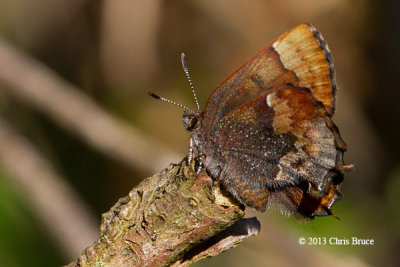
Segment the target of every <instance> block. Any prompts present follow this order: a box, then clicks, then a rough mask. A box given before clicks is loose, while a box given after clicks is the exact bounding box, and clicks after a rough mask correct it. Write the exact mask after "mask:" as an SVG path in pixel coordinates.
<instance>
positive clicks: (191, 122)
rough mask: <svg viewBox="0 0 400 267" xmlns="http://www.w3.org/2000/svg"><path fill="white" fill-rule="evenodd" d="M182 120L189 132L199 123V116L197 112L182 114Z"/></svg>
mask: <svg viewBox="0 0 400 267" xmlns="http://www.w3.org/2000/svg"><path fill="white" fill-rule="evenodd" d="M182 120H183V125H184V126H185V129H186V130H187V131H189V132H191V131H193V130H194V129H195V128H197V126H198V124H199V116H198V115H197V114H183V117H182Z"/></svg>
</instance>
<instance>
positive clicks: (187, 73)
mask: <svg viewBox="0 0 400 267" xmlns="http://www.w3.org/2000/svg"><path fill="white" fill-rule="evenodd" d="M181 62H182V67H183V71H184V72H185V75H186V77H187V79H188V81H189V85H190V88H192V92H193V96H194V101H196V106H197V111H198V112H200V105H199V100H198V99H197V94H196V91H195V90H194V86H193V83H192V79H190V74H189V69H188V67H187V65H186V56H185V54H184V53H182V54H181Z"/></svg>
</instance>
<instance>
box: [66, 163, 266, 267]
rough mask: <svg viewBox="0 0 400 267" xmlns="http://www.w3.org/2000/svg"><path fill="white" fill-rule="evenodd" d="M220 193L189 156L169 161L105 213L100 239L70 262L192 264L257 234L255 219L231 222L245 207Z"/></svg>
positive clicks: (89, 264)
mask: <svg viewBox="0 0 400 267" xmlns="http://www.w3.org/2000/svg"><path fill="white" fill-rule="evenodd" d="M216 194H220V193H219V192H218V191H213V186H212V180H211V178H210V177H208V176H206V175H205V174H200V175H199V176H196V174H195V173H194V172H193V168H192V167H191V166H188V165H187V164H186V161H182V162H181V163H179V164H178V165H170V166H169V167H168V168H167V169H165V170H164V171H162V172H161V173H158V174H156V175H154V176H152V177H150V178H147V179H146V180H144V181H143V182H142V183H141V184H139V185H138V186H137V187H135V188H134V189H133V190H132V191H131V192H130V193H129V195H128V196H126V197H125V198H122V199H120V200H119V201H118V203H117V204H116V205H115V206H114V207H113V208H111V210H110V211H109V212H107V213H105V214H104V215H103V220H102V223H101V226H100V237H99V239H98V240H97V241H96V242H95V243H94V244H93V245H91V246H90V247H88V248H87V249H86V250H84V251H83V253H82V255H81V256H80V257H79V258H78V259H77V260H76V261H75V262H73V263H71V264H69V265H68V266H165V265H173V264H174V266H187V265H188V264H189V263H192V262H195V261H197V260H199V259H201V258H204V257H209V256H214V255H216V254H218V253H220V252H222V251H224V250H226V249H229V248H231V247H233V246H235V245H236V244H238V243H239V242H240V241H241V240H243V239H244V238H246V237H249V236H252V235H255V234H257V233H258V231H259V228H260V225H259V223H258V221H256V219H246V220H242V221H239V222H238V223H237V224H235V226H233V227H230V226H231V225H233V224H234V223H235V222H237V221H238V220H239V219H240V218H241V217H242V216H243V215H244V211H243V210H242V207H241V206H239V205H238V204H236V203H234V202H230V201H227V199H228V200H229V198H226V197H224V201H223V202H220V201H219V202H218V203H217V202H216V201H215V200H217V199H221V198H220V196H219V197H218V198H217V197H215V195H216ZM224 230H225V231H224ZM222 231H224V232H222Z"/></svg>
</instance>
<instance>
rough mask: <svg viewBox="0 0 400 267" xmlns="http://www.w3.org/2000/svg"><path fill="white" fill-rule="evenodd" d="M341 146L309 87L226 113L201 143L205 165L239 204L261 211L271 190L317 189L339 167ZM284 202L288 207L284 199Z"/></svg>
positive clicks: (261, 98)
mask: <svg viewBox="0 0 400 267" xmlns="http://www.w3.org/2000/svg"><path fill="white" fill-rule="evenodd" d="M216 144H218V145H216ZM215 146H218V147H217V149H216V147H215ZM344 150H345V144H344V143H343V141H342V140H341V138H340V136H339V133H338V131H337V128H336V127H335V125H334V124H333V122H332V121H331V119H330V117H329V114H328V113H327V111H326V110H325V108H324V106H323V105H322V104H321V103H320V102H319V101H317V100H316V99H315V98H314V96H313V94H311V92H310V90H309V89H307V88H299V87H294V86H290V85H287V86H283V87H280V88H277V89H273V90H270V91H268V92H265V93H264V94H261V95H260V96H258V97H256V98H254V99H253V100H251V101H248V102H247V103H244V104H242V105H241V106H239V107H236V108H235V109H233V110H231V111H230V112H229V113H227V114H225V116H224V117H222V118H221V119H220V120H218V121H217V122H216V127H215V128H214V135H213V137H212V138H210V139H209V140H208V141H207V142H205V146H204V153H205V156H206V161H205V164H206V168H207V169H208V170H209V171H210V172H211V173H218V175H219V180H220V182H221V183H222V185H223V186H224V187H225V188H226V189H227V190H228V191H229V192H230V193H232V194H233V195H234V196H235V197H236V198H238V199H239V200H240V201H241V202H242V203H244V204H246V205H248V206H251V207H254V208H256V209H258V210H260V211H263V210H265V208H266V204H267V202H268V199H269V198H271V197H272V198H276V197H277V194H275V193H274V192H281V191H282V190H286V188H288V187H292V186H297V185H298V184H300V183H301V182H304V181H305V182H306V183H307V184H309V185H310V186H311V187H313V188H316V189H317V188H321V187H322V186H323V184H324V182H325V179H326V178H327V177H328V176H329V175H328V174H330V173H331V172H335V173H336V169H340V167H338V166H342V165H343V162H342V160H341V159H342V154H343V152H344ZM215 169H218V171H215ZM338 175H340V174H338ZM319 190H320V189H319ZM271 193H272V194H271ZM328 193H329V192H328ZM328 193H327V194H328ZM287 194H288V197H287V198H291V199H292V200H294V201H297V200H298V198H296V197H295V196H294V195H293V194H291V192H288V193H287ZM283 204H284V205H286V206H288V208H293V207H292V206H293V205H292V206H291V205H290V204H291V203H289V202H288V201H287V202H285V203H283Z"/></svg>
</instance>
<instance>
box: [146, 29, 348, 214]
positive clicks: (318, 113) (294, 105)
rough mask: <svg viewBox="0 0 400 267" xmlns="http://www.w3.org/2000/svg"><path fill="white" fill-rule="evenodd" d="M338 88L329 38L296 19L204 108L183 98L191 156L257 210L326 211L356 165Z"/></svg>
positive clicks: (232, 192) (338, 196) (312, 212)
mask: <svg viewBox="0 0 400 267" xmlns="http://www.w3.org/2000/svg"><path fill="white" fill-rule="evenodd" d="M182 62H183V65H184V70H185V72H186V74H187V76H188V77H189V75H188V72H187V67H186V64H185V62H184V57H182ZM189 82H190V77H189ZM190 83H191V82H190ZM336 91H337V87H336V83H335V72H334V67H333V62H332V56H331V53H330V50H329V48H328V46H327V44H326V42H325V41H324V39H323V38H322V36H321V34H320V33H319V32H318V31H317V30H316V29H315V28H314V27H313V26H312V25H309V24H301V25H299V26H297V27H295V28H293V29H291V30H289V31H288V32H286V33H284V34H283V35H281V36H280V37H278V38H277V39H276V40H275V41H273V42H272V43H271V44H269V45H268V46H267V47H266V48H264V49H262V50H261V51H259V52H258V53H257V54H256V55H255V56H253V57H252V58H250V59H249V60H248V61H247V62H246V63H244V64H243V65H242V66H241V67H240V68H239V69H238V70H236V71H235V72H234V73H232V74H231V75H230V76H228V77H227V78H226V79H225V80H224V81H223V82H222V83H221V84H220V85H219V86H218V87H217V88H216V89H215V90H214V91H213V92H212V94H211V95H210V97H209V98H208V101H207V104H206V107H205V109H204V111H203V112H200V111H197V112H196V111H193V110H190V109H188V108H186V107H183V106H182V107H183V108H184V115H183V122H184V126H185V128H186V129H187V130H188V131H190V132H191V138H190V144H191V145H190V155H189V160H190V161H191V160H192V159H194V160H195V161H196V162H198V163H199V164H200V166H201V167H202V166H203V167H205V170H206V172H207V173H208V174H209V175H210V176H211V177H212V178H214V179H215V180H217V181H218V182H219V183H220V185H221V187H222V188H224V189H225V190H226V191H228V192H229V193H230V194H231V195H232V196H233V197H235V198H236V199H237V200H238V201H240V202H241V203H243V204H245V205H247V206H250V207H253V208H255V209H257V210H259V211H265V209H266V207H267V205H270V206H277V207H278V208H279V209H280V210H282V211H285V212H289V213H294V214H300V215H302V216H303V217H305V218H313V217H314V216H323V215H331V214H332V212H331V208H332V206H333V204H334V203H335V201H336V200H338V199H340V198H341V196H342V195H341V193H340V191H339V186H340V185H341V183H342V181H343V176H344V174H345V173H346V172H348V171H350V170H351V169H352V168H353V165H345V164H344V162H343V153H344V151H345V150H346V144H345V143H344V142H343V140H342V138H341V137H340V134H339V130H338V128H337V127H336V125H335V124H334V123H333V121H332V116H333V114H334V111H335V95H336ZM150 95H152V96H153V97H156V98H159V99H163V100H165V99H164V98H161V97H158V96H157V95H154V94H152V93H150ZM195 98H196V103H197V97H196V95H195ZM165 101H167V102H172V101H169V100H165ZM178 105H179V104H178Z"/></svg>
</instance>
